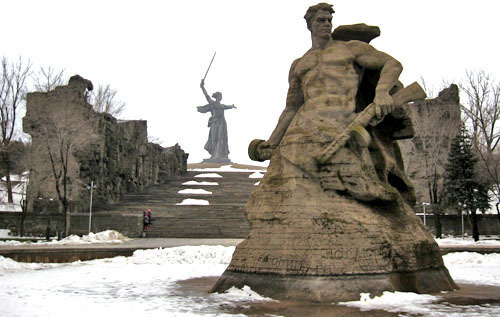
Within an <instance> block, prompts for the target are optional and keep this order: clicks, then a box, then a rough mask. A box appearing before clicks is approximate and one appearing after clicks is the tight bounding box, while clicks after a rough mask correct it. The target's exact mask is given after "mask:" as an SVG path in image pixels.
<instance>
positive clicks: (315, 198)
mask: <svg viewBox="0 0 500 317" xmlns="http://www.w3.org/2000/svg"><path fill="white" fill-rule="evenodd" d="M279 150H280V149H279V148H278V149H277V151H276V152H275V153H274V156H273V159H272V161H271V164H270V166H269V168H268V171H267V173H266V175H265V176H264V178H262V180H261V182H260V185H259V186H258V187H257V188H256V189H255V191H254V192H253V193H252V194H251V196H250V198H249V200H248V202H247V204H246V206H245V213H246V218H247V221H248V223H249V225H250V232H249V235H248V237H247V238H246V239H245V240H244V241H242V242H241V243H240V244H239V245H238V246H237V247H236V249H235V252H234V254H233V257H232V260H231V263H230V264H229V266H228V268H227V269H226V271H225V273H224V274H223V275H222V277H221V278H220V280H219V281H218V282H217V284H216V285H215V286H214V288H213V291H215V292H222V291H225V290H227V289H229V288H230V287H232V286H238V287H242V286H244V285H248V286H250V287H251V288H252V289H253V290H255V291H257V292H258V293H260V294H262V295H266V296H270V297H272V298H276V299H286V298H289V299H295V300H312V301H345V300H359V296H360V295H359V294H360V293H371V294H380V293H381V292H383V291H412V292H418V293H433V292H439V291H449V290H452V289H454V288H456V285H455V283H454V282H453V280H452V279H451V277H450V275H449V273H448V270H447V269H446V268H445V266H444V263H443V260H442V257H441V254H440V250H439V246H438V245H437V243H436V242H435V241H434V238H433V237H432V235H431V234H430V233H429V232H428V231H427V229H426V228H425V227H424V226H423V223H422V221H421V220H420V219H419V218H418V217H417V216H416V215H415V213H414V211H413V209H412V208H411V207H410V206H408V204H407V203H406V202H405V200H404V199H403V198H402V197H401V196H399V194H395V195H394V199H393V200H385V201H384V200H381V199H379V200H374V201H369V202H361V201H359V200H356V199H354V198H353V197H351V196H349V195H346V194H345V193H342V192H338V191H333V190H325V189H324V188H323V187H322V186H321V185H320V183H319V182H318V180H317V179H316V176H314V175H313V174H311V173H308V172H306V171H304V170H303V169H301V168H299V167H297V166H296V165H294V164H292V163H290V161H288V160H287V159H285V158H283V157H281V156H280V152H279ZM349 167H350V165H349V164H343V165H341V168H344V169H348V168H349ZM355 172H356V171H353V172H352V173H351V174H350V175H356V174H355ZM343 173H344V174H348V173H350V172H349V170H346V171H343ZM331 175H332V176H331V178H332V179H331V180H330V179H326V178H325V177H330V176H324V177H323V179H324V180H325V181H328V182H329V183H331V182H333V181H335V179H334V177H336V176H335V175H336V174H335V173H331ZM352 180H353V181H355V180H356V178H352ZM337 181H338V180H337ZM372 186H377V185H376V184H375V183H374V184H373V185H372Z"/></svg>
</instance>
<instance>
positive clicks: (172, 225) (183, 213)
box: [95, 167, 264, 238]
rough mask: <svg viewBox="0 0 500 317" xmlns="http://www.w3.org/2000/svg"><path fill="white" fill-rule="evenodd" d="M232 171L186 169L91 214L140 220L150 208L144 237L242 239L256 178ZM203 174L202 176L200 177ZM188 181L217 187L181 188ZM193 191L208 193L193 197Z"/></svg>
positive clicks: (245, 233) (194, 186) (193, 186)
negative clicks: (150, 221)
mask: <svg viewBox="0 0 500 317" xmlns="http://www.w3.org/2000/svg"><path fill="white" fill-rule="evenodd" d="M256 169H260V168H259V167H256ZM233 170H234V169H232V170H231V171H223V170H202V171H194V170H189V171H188V172H187V174H186V175H183V176H176V177H172V178H170V179H168V180H167V182H166V183H164V184H157V185H152V186H149V187H148V188H146V189H145V190H144V191H142V192H137V193H129V194H126V195H124V197H123V199H122V200H121V201H120V202H119V203H117V204H114V205H109V206H106V207H101V208H98V209H97V210H96V211H95V212H96V213H102V214H104V213H106V214H121V215H137V217H141V218H142V213H143V212H144V211H145V210H146V209H151V211H152V213H153V224H152V225H151V227H150V229H149V230H148V231H147V237H148V238H244V237H245V236H246V235H247V234H248V224H247V222H246V220H245V215H244V213H243V207H244V206H245V203H246V201H247V199H248V197H249V195H250V193H251V192H252V191H253V189H254V188H255V184H256V183H257V182H258V181H259V180H260V179H258V178H251V177H250V175H252V174H254V175H255V171H248V170H244V169H243V170H241V171H238V172H235V171H233ZM263 173H264V172H261V173H260V174H263ZM203 174H205V176H204V177H200V176H203ZM206 174H218V175H220V176H222V177H219V178H215V177H210V176H211V175H206ZM188 181H195V182H197V183H200V182H210V183H217V184H218V185H199V184H197V185H183V184H184V183H186V182H188ZM181 190H189V193H187V194H181V193H179V191H181ZM195 190H205V191H208V192H211V194H196V193H195ZM185 199H195V200H197V202H199V200H205V201H208V203H209V204H208V205H197V204H193V205H179V203H181V202H183V201H184V200H185Z"/></svg>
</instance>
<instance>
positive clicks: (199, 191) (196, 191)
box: [177, 188, 212, 195]
mask: <svg viewBox="0 0 500 317" xmlns="http://www.w3.org/2000/svg"><path fill="white" fill-rule="evenodd" d="M177 193H178V194H194V195H212V192H209V191H208V190H204V189H201V188H195V189H193V188H187V189H181V190H179V191H178V192H177Z"/></svg>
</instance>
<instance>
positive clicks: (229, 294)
mask: <svg viewBox="0 0 500 317" xmlns="http://www.w3.org/2000/svg"><path fill="white" fill-rule="evenodd" d="M210 296H214V297H217V298H218V299H222V300H226V301H229V302H235V301H236V302H237V301H248V300H251V301H262V302H274V301H275V300H274V299H272V298H269V297H264V296H261V295H260V294H258V293H256V292H254V291H252V289H251V288H250V287H249V286H247V285H244V286H243V288H241V289H240V288H237V287H235V286H233V287H231V288H230V289H228V290H227V291H225V292H224V293H214V294H211V295H210Z"/></svg>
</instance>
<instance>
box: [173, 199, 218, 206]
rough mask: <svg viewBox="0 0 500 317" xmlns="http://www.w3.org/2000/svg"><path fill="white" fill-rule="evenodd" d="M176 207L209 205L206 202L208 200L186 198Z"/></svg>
mask: <svg viewBox="0 0 500 317" xmlns="http://www.w3.org/2000/svg"><path fill="white" fill-rule="evenodd" d="M176 205H210V203H209V202H208V200H205V199H193V198H187V199H184V200H183V201H182V202H180V203H178V204H176Z"/></svg>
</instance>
